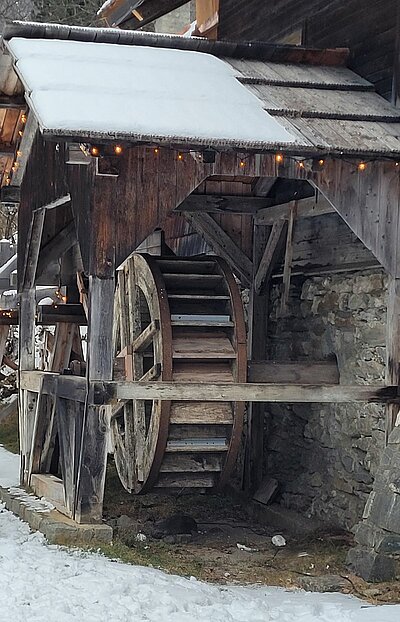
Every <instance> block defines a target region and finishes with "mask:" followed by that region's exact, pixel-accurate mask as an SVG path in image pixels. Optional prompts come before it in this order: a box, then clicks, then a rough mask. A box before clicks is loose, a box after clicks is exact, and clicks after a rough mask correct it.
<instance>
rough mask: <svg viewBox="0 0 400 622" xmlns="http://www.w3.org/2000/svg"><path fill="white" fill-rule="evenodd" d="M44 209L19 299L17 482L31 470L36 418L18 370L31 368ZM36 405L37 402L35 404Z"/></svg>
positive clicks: (33, 231) (35, 225)
mask: <svg viewBox="0 0 400 622" xmlns="http://www.w3.org/2000/svg"><path fill="white" fill-rule="evenodd" d="M45 214H46V211H45V209H43V208H41V209H38V210H36V211H35V212H34V213H33V217H32V221H31V227H30V234H29V243H28V247H27V249H26V255H25V263H24V274H23V278H22V291H21V293H20V299H19V304H20V307H19V344H18V349H19V356H18V362H19V431H20V446H21V473H20V479H21V483H23V484H27V483H29V472H30V470H31V458H30V452H31V446H32V442H33V435H34V425H35V420H36V412H37V411H36V412H35V415H34V414H33V413H32V410H35V407H32V395H30V394H29V392H28V391H25V390H24V389H22V388H21V372H22V371H24V370H33V369H35V313H36V295H35V276H36V268H37V263H38V257H39V248H40V243H41V239H42V234H43V226H44V218H45ZM37 408H38V409H39V408H40V405H38V406H37Z"/></svg>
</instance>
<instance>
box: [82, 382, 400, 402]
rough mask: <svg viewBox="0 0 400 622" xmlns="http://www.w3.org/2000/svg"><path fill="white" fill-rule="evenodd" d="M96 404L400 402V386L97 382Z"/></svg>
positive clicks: (94, 394) (94, 389)
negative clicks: (111, 401) (133, 401)
mask: <svg viewBox="0 0 400 622" xmlns="http://www.w3.org/2000/svg"><path fill="white" fill-rule="evenodd" d="M92 386H93V396H94V399H95V401H96V403H104V402H107V400H109V399H112V398H118V399H123V400H125V399H139V400H153V399H162V400H179V401H193V398H194V397H195V398H196V400H199V401H200V400H205V401H213V402H234V401H237V402H241V401H243V402H284V403H285V402H287V403H302V402H304V403H308V402H309V403H313V402H315V403H346V402H374V403H385V402H398V401H399V397H398V387H395V386H383V385H379V386H364V385H326V386H323V385H311V384H309V385H296V384H293V385H290V384H287V385H279V384H272V383H271V384H268V383H263V384H261V383H248V384H234V383H232V384H227V383H224V384H212V383H207V384H206V383H204V384H202V383H197V382H193V383H191V382H186V383H183V382H147V383H144V382H143V383H141V382H104V383H100V382H96V381H94V382H93V383H92Z"/></svg>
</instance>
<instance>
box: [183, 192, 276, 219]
mask: <svg viewBox="0 0 400 622" xmlns="http://www.w3.org/2000/svg"><path fill="white" fill-rule="evenodd" d="M270 203H271V201H270V200H269V199H264V198H260V197H254V196H234V195H223V194H191V195H189V196H188V197H187V198H186V199H185V200H184V201H183V202H182V203H181V204H180V205H178V207H177V208H176V209H175V211H176V212H206V213H209V214H212V213H214V214H220V213H227V212H228V213H233V214H256V213H257V212H258V211H259V210H261V209H264V208H266V207H268V205H270Z"/></svg>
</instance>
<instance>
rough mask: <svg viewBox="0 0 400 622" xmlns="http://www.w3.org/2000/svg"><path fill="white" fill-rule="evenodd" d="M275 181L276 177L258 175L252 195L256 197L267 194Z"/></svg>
mask: <svg viewBox="0 0 400 622" xmlns="http://www.w3.org/2000/svg"><path fill="white" fill-rule="evenodd" d="M275 182H276V177H259V179H258V181H256V183H255V184H254V187H253V194H254V196H256V197H266V196H268V194H269V192H270V190H271V188H272V186H273V185H274V183H275Z"/></svg>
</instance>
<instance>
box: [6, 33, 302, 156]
mask: <svg viewBox="0 0 400 622" xmlns="http://www.w3.org/2000/svg"><path fill="white" fill-rule="evenodd" d="M7 45H8V47H9V49H10V51H11V53H12V54H13V56H14V59H15V61H16V69H17V72H18V74H19V76H20V78H21V80H22V82H23V83H24V85H25V88H26V91H27V94H28V96H29V102H30V104H31V105H32V107H33V109H34V111H35V114H36V116H37V118H38V121H39V124H40V127H41V129H42V130H43V131H44V132H45V133H48V130H50V129H51V130H55V131H56V132H57V134H58V135H62V134H65V135H69V136H71V135H74V134H77V135H78V134H79V135H82V134H85V133H87V134H88V135H90V134H98V135H100V134H109V135H113V134H118V135H119V136H123V135H126V136H127V137H128V136H129V137H130V138H132V137H133V136H137V137H140V136H142V137H143V136H146V137H149V136H154V137H161V138H162V137H164V138H167V137H171V136H173V137H175V138H176V139H182V140H183V141H184V142H186V143H187V142H193V143H196V141H198V142H199V143H201V144H204V143H209V144H210V145H213V144H214V145H215V144H216V143H217V144H218V145H219V146H221V145H223V144H224V142H225V141H226V144H227V145H229V146H234V145H235V144H237V145H240V146H241V147H243V146H245V145H246V144H248V145H249V146H250V145H251V146H254V144H257V145H260V146H262V145H268V146H271V145H275V144H276V145H277V147H278V146H280V145H286V144H293V143H295V142H296V139H295V138H294V137H293V136H292V135H291V134H289V132H287V131H286V129H284V128H283V127H282V126H281V125H280V124H279V123H278V122H277V121H276V120H275V119H274V118H273V117H272V116H271V115H269V114H268V113H267V112H265V111H264V110H263V105H262V102H261V101H260V100H259V99H258V98H257V97H256V96H254V95H253V94H252V93H250V92H249V91H248V90H247V89H246V88H245V87H244V86H243V85H242V84H240V83H239V82H238V81H237V80H236V78H235V74H234V70H233V69H232V68H231V67H230V66H229V65H228V64H227V63H225V62H224V61H222V60H220V59H218V58H216V57H214V56H211V55H209V54H204V53H200V52H192V51H186V50H185V51H184V50H175V49H165V48H163V49H158V48H153V47H145V46H124V45H116V44H110V43H87V42H81V41H62V40H56V39H51V40H44V39H23V38H18V37H16V38H13V39H11V40H10V41H9V42H8V44H7ZM46 130H47V132H46Z"/></svg>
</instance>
